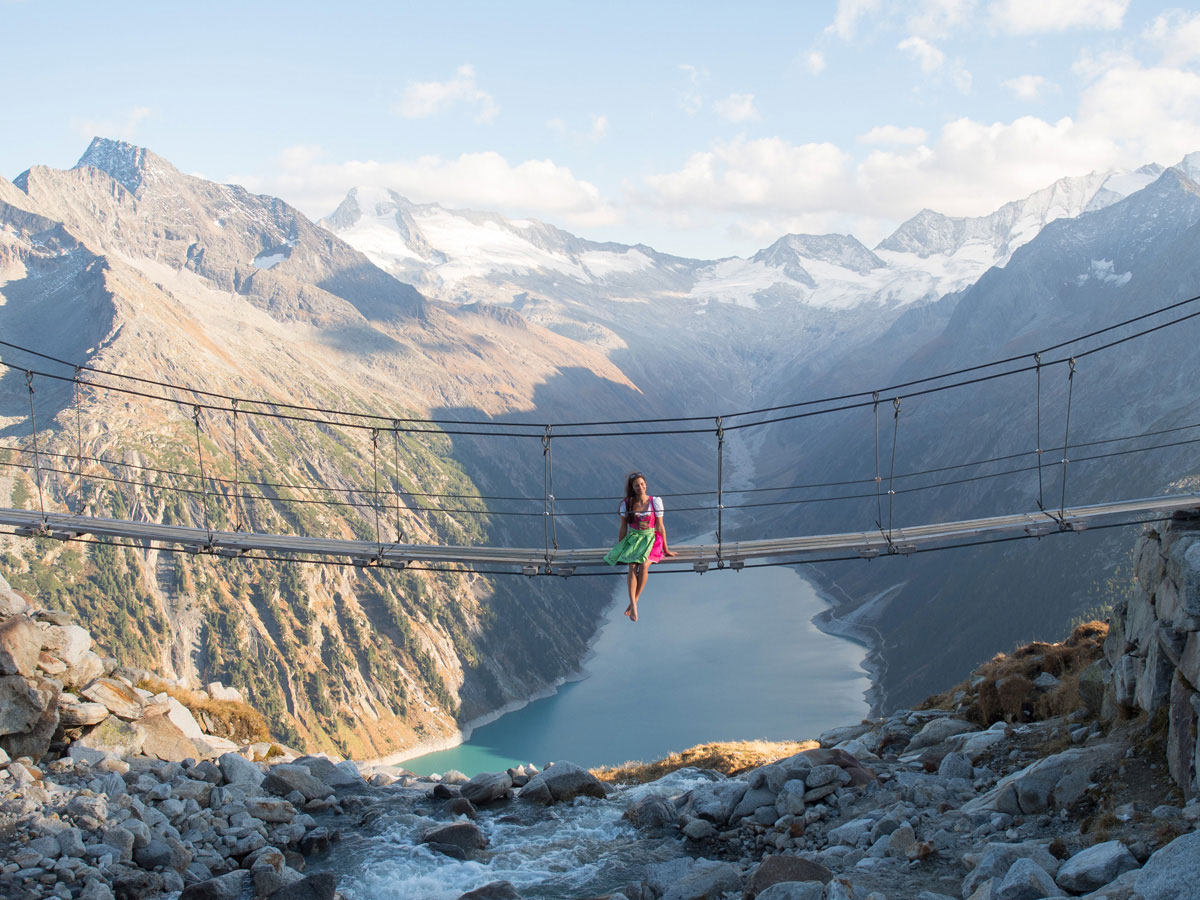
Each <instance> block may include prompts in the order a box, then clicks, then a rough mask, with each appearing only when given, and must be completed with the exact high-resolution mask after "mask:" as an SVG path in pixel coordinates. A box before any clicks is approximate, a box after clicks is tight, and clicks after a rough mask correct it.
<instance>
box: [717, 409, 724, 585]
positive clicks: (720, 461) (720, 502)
mask: <svg viewBox="0 0 1200 900" xmlns="http://www.w3.org/2000/svg"><path fill="white" fill-rule="evenodd" d="M724 512H725V425H724V423H723V421H722V419H721V416H717V568H718V569H723V568H725V561H724V560H723V559H722V558H721V556H722V553H721V542H722V540H723V535H722V533H721V526H722V524H723V522H722V520H723V518H724Z"/></svg>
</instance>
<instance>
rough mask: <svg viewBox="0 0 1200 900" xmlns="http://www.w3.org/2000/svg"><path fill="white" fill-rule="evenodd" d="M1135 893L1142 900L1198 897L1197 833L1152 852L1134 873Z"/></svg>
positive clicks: (1199, 858) (1199, 846)
mask: <svg viewBox="0 0 1200 900" xmlns="http://www.w3.org/2000/svg"><path fill="white" fill-rule="evenodd" d="M1134 889H1135V890H1136V891H1137V892H1138V893H1139V894H1141V895H1142V896H1143V897H1144V898H1145V900H1180V898H1183V897H1200V831H1193V832H1192V833H1191V834H1185V835H1183V836H1182V837H1178V838H1176V839H1175V840H1173V841H1171V843H1169V844H1167V846H1165V847H1163V848H1161V849H1160V850H1157V851H1155V852H1154V853H1153V854H1152V855H1151V857H1150V858H1149V859H1148V860H1146V864H1145V865H1144V866H1142V868H1141V871H1139V872H1138V873H1137V877H1136V879H1135V880H1134Z"/></svg>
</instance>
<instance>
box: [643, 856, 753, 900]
mask: <svg viewBox="0 0 1200 900" xmlns="http://www.w3.org/2000/svg"><path fill="white" fill-rule="evenodd" d="M741 889H742V876H741V873H739V872H738V870H737V867H736V866H734V865H733V864H732V863H727V862H716V861H714V860H708V859H698V860H696V864H695V865H694V866H692V867H691V869H689V870H688V872H687V874H685V875H684V876H683V877H682V878H680V879H679V880H678V881H676V882H674V883H673V884H672V885H671V886H670V887H668V888H667V890H666V891H664V892H663V895H662V900H717V898H719V897H720V896H721V895H722V894H724V893H726V892H727V891H740V890H741Z"/></svg>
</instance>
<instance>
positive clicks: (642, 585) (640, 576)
mask: <svg viewBox="0 0 1200 900" xmlns="http://www.w3.org/2000/svg"><path fill="white" fill-rule="evenodd" d="M649 577H650V563H648V562H644V563H642V564H641V565H640V566H638V573H637V590H635V591H634V594H633V607H634V611H635V612H636V611H637V602H638V601H639V600H640V599H642V591H644V590H645V589H646V579H648V578H649Z"/></svg>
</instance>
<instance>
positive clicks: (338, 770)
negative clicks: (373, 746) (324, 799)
mask: <svg viewBox="0 0 1200 900" xmlns="http://www.w3.org/2000/svg"><path fill="white" fill-rule="evenodd" d="M295 762H296V765H300V766H307V767H308V771H309V772H311V773H312V776H313V778H319V779H320V780H321V781H323V782H325V783H326V784H327V785H329V786H330V787H335V788H337V787H351V786H354V785H361V784H363V783H364V782H363V777H362V775H361V774H360V773H359V771H358V766H356V765H355V764H354V762H353V761H352V760H346V761H344V762H340V763H334V762H332V761H331V760H328V759H326V758H325V757H324V756H301V757H300V758H299V759H297V760H296V761H295Z"/></svg>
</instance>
